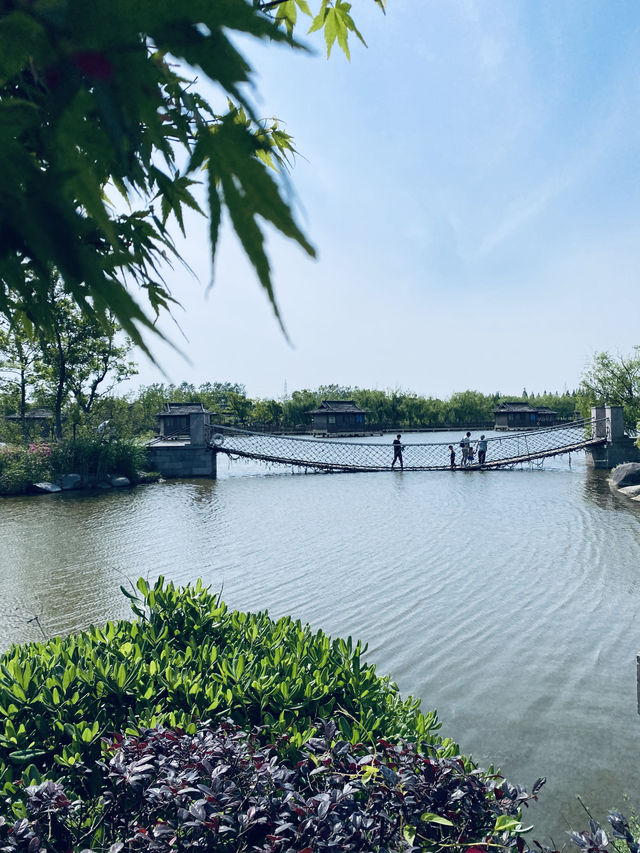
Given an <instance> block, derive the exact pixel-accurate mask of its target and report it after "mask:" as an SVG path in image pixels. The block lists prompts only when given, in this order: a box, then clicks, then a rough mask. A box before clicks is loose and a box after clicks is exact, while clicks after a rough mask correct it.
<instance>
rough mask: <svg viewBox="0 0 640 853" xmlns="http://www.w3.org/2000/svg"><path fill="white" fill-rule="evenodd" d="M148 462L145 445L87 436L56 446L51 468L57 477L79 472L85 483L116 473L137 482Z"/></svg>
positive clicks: (53, 450) (68, 440)
mask: <svg viewBox="0 0 640 853" xmlns="http://www.w3.org/2000/svg"><path fill="white" fill-rule="evenodd" d="M144 461H145V451H144V448H143V447H141V446H140V445H138V444H136V443H134V442H132V441H123V440H121V439H116V438H112V439H109V440H104V439H101V438H98V437H97V436H84V435H80V436H78V437H77V438H75V439H67V440H65V441H62V442H60V443H59V444H56V445H54V446H53V448H52V455H51V467H52V470H53V472H54V474H55V476H56V477H60V476H61V475H63V474H70V473H74V474H79V475H80V476H81V477H82V480H83V482H85V483H96V482H100V481H101V480H104V479H105V478H106V477H107V476H108V475H113V474H117V475H121V476H124V477H128V478H129V479H130V480H131V482H135V481H136V479H137V472H138V470H139V469H140V468H142V467H144Z"/></svg>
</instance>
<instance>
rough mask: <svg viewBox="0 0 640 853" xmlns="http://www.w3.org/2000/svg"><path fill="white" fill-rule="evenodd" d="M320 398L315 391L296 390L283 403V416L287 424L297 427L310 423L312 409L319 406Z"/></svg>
mask: <svg viewBox="0 0 640 853" xmlns="http://www.w3.org/2000/svg"><path fill="white" fill-rule="evenodd" d="M319 403H320V399H319V397H318V395H317V394H316V392H315V391H307V390H304V391H294V392H293V393H292V394H291V398H290V399H289V400H288V401H287V402H286V403H284V404H283V407H282V410H283V411H282V417H283V421H284V423H285V425H286V426H290V427H297V426H301V425H307V426H308V425H309V424H310V423H311V416H310V415H309V414H308V412H309V411H311V409H315V408H317V407H318V405H319Z"/></svg>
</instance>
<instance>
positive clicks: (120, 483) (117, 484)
mask: <svg viewBox="0 0 640 853" xmlns="http://www.w3.org/2000/svg"><path fill="white" fill-rule="evenodd" d="M111 485H112V486H113V488H114V489H123V488H125V487H126V486H130V485H131V481H130V480H129V478H128V477H112V478H111Z"/></svg>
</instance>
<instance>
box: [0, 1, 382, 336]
mask: <svg viewBox="0 0 640 853" xmlns="http://www.w3.org/2000/svg"><path fill="white" fill-rule="evenodd" d="M374 2H376V3H377V4H378V5H379V6H381V7H383V6H384V0H374ZM299 12H301V13H303V14H304V15H309V16H311V12H310V10H309V8H308V6H307V3H306V0H286V1H285V0H216V1H215V2H207V3H203V2H201V0H180V2H179V3H176V2H175V0H136V1H135V2H131V0H95V2H93V3H91V5H90V8H89V7H88V6H87V4H86V3H85V2H83V0H30V2H24V0H3V2H2V4H1V6H0V24H1V26H0V157H1V159H2V166H3V168H2V176H1V178H0V187H1V189H2V192H1V193H0V234H2V240H1V241H0V282H1V283H2V287H0V315H3V316H5V317H7V318H9V319H10V320H15V319H20V320H24V322H25V323H27V324H28V323H32V324H34V325H36V326H37V327H38V328H39V329H41V330H42V331H43V333H47V334H49V335H53V334H54V328H55V322H56V315H55V311H54V307H53V306H52V305H51V304H50V302H49V301H48V293H49V290H50V284H51V268H52V267H54V268H55V269H57V270H58V271H59V274H60V277H61V281H62V284H63V288H64V292H65V294H66V295H67V296H68V297H69V299H70V300H72V301H73V302H74V303H75V305H76V306H78V307H79V309H80V310H81V311H82V312H83V314H84V315H85V316H86V317H87V318H88V319H89V320H91V321H93V320H97V321H101V320H102V321H104V320H106V319H108V317H109V315H112V316H113V317H114V318H115V320H116V321H117V322H118V323H119V324H120V325H121V326H122V327H123V328H124V330H125V331H126V333H127V334H128V335H129V336H130V337H131V338H132V339H133V340H134V342H135V343H137V344H139V345H141V346H143V347H144V341H143V339H142V336H141V328H144V327H146V328H147V329H149V330H153V329H154V326H153V316H148V315H147V314H146V313H145V311H144V310H143V308H142V307H141V305H140V303H139V301H137V297H134V296H132V294H131V291H130V287H131V286H135V285H138V286H139V287H141V288H142V289H143V292H144V295H145V297H146V298H147V299H148V301H149V303H150V305H151V309H152V313H153V312H158V311H160V310H161V309H165V308H169V307H170V305H171V302H172V297H171V295H170V294H169V292H168V290H167V288H166V286H165V284H164V282H163V280H162V277H161V272H160V268H161V266H162V264H163V263H164V262H165V261H167V260H170V259H171V258H174V259H175V258H176V257H177V255H176V251H175V247H174V244H173V241H172V238H171V235H170V232H169V230H168V225H169V220H170V218H171V217H173V218H174V219H175V220H176V222H177V224H178V226H179V227H180V228H181V229H182V231H183V232H184V211H185V210H186V209H193V210H197V211H199V210H200V206H199V204H198V202H197V201H196V199H195V197H194V195H193V194H192V188H193V185H194V183H196V182H198V181H199V180H200V178H201V176H202V175H204V176H205V179H206V208H207V212H208V215H209V233H210V240H211V258H212V262H213V259H214V257H215V253H216V247H217V243H218V237H219V230H220V224H221V220H222V214H223V211H226V213H227V214H228V218H229V221H230V223H231V225H232V227H233V229H234V230H235V233H236V235H237V236H238V238H239V240H240V242H241V244H242V246H243V249H244V251H245V252H246V254H247V256H248V258H249V260H250V262H251V264H252V265H253V267H254V269H255V271H256V274H257V276H258V279H259V281H260V284H261V285H262V287H263V288H264V289H265V291H266V293H267V295H268V296H269V298H270V300H271V303H272V305H273V306H274V309H275V310H276V313H277V307H276V302H275V297H274V293H273V283H272V277H271V270H270V267H269V261H268V258H267V255H266V251H265V233H264V230H263V229H264V223H267V224H269V225H271V226H273V228H275V229H276V230H277V231H279V232H280V233H282V234H283V235H284V236H286V237H287V238H289V239H291V240H294V241H295V242H297V243H298V244H299V245H300V246H301V247H302V248H303V249H304V251H306V252H307V253H308V254H310V255H313V254H314V249H313V247H312V246H311V244H310V243H309V241H308V240H307V238H306V237H305V235H304V234H303V233H302V231H301V230H300V229H299V227H298V226H297V224H296V222H295V219H294V216H293V213H292V210H291V207H290V205H289V204H288V203H287V202H286V201H285V200H284V197H283V193H282V191H281V186H282V172H281V170H282V167H283V166H284V165H285V163H286V160H287V157H288V156H289V155H290V154H291V153H292V152H293V145H292V142H291V138H290V137H289V136H288V134H286V133H284V132H283V130H282V128H281V127H280V125H279V124H278V123H277V122H269V123H265V122H263V121H260V120H259V118H258V117H257V116H256V114H255V112H254V110H253V109H252V106H251V103H250V102H249V101H248V99H247V97H246V95H245V92H246V91H248V87H247V86H246V84H247V83H249V82H251V80H252V69H251V68H250V66H249V64H248V62H247V61H246V59H245V58H244V56H243V55H242V54H241V53H240V52H239V50H238V48H237V47H236V42H237V40H238V39H237V37H238V36H246V37H248V38H250V39H255V40H260V41H267V40H269V41H272V42H275V43H280V44H289V45H291V46H292V47H296V48H300V45H299V44H298V43H297V42H296V41H295V39H294V37H293V30H294V28H295V26H296V24H297V16H298V13H299ZM311 19H312V21H311V28H310V31H319V30H322V31H323V32H324V36H325V40H326V45H327V52H330V51H331V48H332V46H333V45H334V43H335V42H336V41H337V43H338V44H339V45H340V47H341V48H342V50H344V51H345V53H347V54H348V51H349V47H348V36H349V35H350V34H355V35H356V36H358V37H360V38H361V36H360V34H359V33H358V31H357V29H356V27H355V24H354V22H353V20H352V19H351V16H350V5H349V4H348V3H345V2H343V0H322V2H321V4H320V8H319V10H318V12H317V14H316V15H315V17H313V16H311ZM176 60H179V63H183V65H182V67H181V65H180V64H177V63H176ZM184 64H186V66H189V67H191V68H195V69H198V74H199V75H200V76H201V79H202V80H203V81H205V82H209V83H213V84H214V87H215V91H216V92H217V93H221V94H222V95H223V97H222V98H218V97H217V95H216V99H215V104H219V103H226V104H228V106H227V107H226V108H225V110H224V111H222V112H221V111H220V109H219V108H218V107H217V106H216V105H214V103H212V102H209V101H207V100H206V98H205V97H204V96H203V95H202V91H201V89H199V88H198V87H197V86H196V85H194V81H193V80H188V79H185V77H184V76H183V73H184V72H183V68H184ZM118 195H119V196H121V197H122V199H123V200H124V205H123V204H122V203H121V202H116V201H111V200H110V199H111V198H115V197H117V196H118Z"/></svg>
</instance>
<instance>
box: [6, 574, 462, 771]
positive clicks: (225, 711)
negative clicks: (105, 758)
mask: <svg viewBox="0 0 640 853" xmlns="http://www.w3.org/2000/svg"><path fill="white" fill-rule="evenodd" d="M138 590H139V591H140V593H141V594H140V596H139V597H138V596H136V595H133V594H132V593H127V594H128V595H129V597H130V598H131V599H132V606H133V609H134V611H135V613H136V615H137V616H138V619H137V620H135V621H133V622H128V621H124V620H123V621H121V622H117V623H107V625H106V626H105V627H103V628H94V627H92V628H90V629H89V630H88V631H85V632H83V633H80V634H76V635H72V636H69V637H66V638H60V637H56V638H54V639H52V640H49V641H47V642H44V643H33V644H29V645H24V646H12V647H11V649H9V651H7V652H6V653H5V654H4V655H2V656H1V657H0V783H1V782H2V780H3V779H4V780H5V781H11V780H14V779H17V778H20V776H21V775H22V773H23V771H25V768H26V771H25V772H26V777H25V781H27V782H28V780H29V774H30V773H31V770H30V769H29V768H30V767H32V768H34V769H37V771H38V772H39V773H47V774H49V773H56V772H58V773H63V772H64V773H67V774H69V773H70V774H73V773H75V772H76V769H78V772H79V768H81V767H84V766H86V764H87V762H92V761H95V760H96V759H97V758H98V757H99V756H100V750H101V738H102V737H104V736H106V735H109V734H110V733H112V732H114V731H126V730H127V729H130V730H133V731H137V730H138V728H139V726H141V725H142V726H149V727H155V726H159V725H164V726H168V727H171V728H180V729H182V730H184V731H185V732H187V733H193V732H195V731H196V729H197V726H198V724H199V723H200V721H203V720H210V719H212V720H220V719H226V718H231V719H233V720H234V721H235V722H237V723H238V724H239V725H241V726H243V727H245V728H248V729H251V728H252V727H254V726H256V725H259V726H262V727H263V734H264V737H265V738H266V739H271V738H277V737H279V736H281V735H286V736H287V738H288V743H289V748H290V749H291V750H292V751H293V752H295V751H296V750H297V749H298V748H299V747H300V746H301V744H302V743H304V742H305V741H306V740H308V739H309V738H310V737H312V736H313V735H314V733H315V726H314V721H315V720H317V719H318V718H321V717H322V718H325V719H327V718H329V717H332V718H333V719H334V720H335V721H336V723H337V725H338V726H339V728H340V731H341V735H342V737H344V738H345V739H346V740H349V741H353V742H358V741H364V742H373V741H374V740H375V739H376V738H377V737H387V738H390V737H406V738H409V739H414V740H415V739H419V740H421V741H424V742H427V743H432V744H437V745H438V747H439V750H440V751H441V753H442V754H443V755H446V754H455V753H457V752H458V747H457V746H456V744H454V743H453V742H452V741H450V740H448V739H445V740H441V739H440V738H439V737H438V736H437V734H436V732H437V729H438V728H439V723H438V720H437V716H436V714H435V712H429V713H427V714H422V713H421V712H420V710H419V701H416V700H413V699H411V698H409V699H402V698H401V696H400V695H399V692H398V688H397V687H396V685H395V684H394V683H392V682H391V681H390V680H389V678H386V677H385V678H381V677H379V676H378V675H376V672H375V668H374V667H373V666H372V665H371V664H367V663H364V662H363V661H362V653H363V651H364V649H363V648H362V646H361V645H360V643H353V642H352V640H351V639H350V638H349V639H347V640H343V639H336V640H331V639H330V638H329V637H327V636H326V635H325V634H323V633H322V632H321V631H317V632H313V631H312V630H311V629H310V628H309V626H308V625H305V626H303V625H301V624H300V622H298V621H294V620H293V619H291V618H289V617H285V618H282V619H279V620H277V621H273V620H271V619H270V618H269V617H268V615H267V614H266V613H257V614H248V613H239V612H237V611H233V612H231V611H229V610H227V608H226V606H225V605H224V604H223V603H222V602H221V601H220V600H219V597H218V596H216V595H213V594H211V593H210V592H209V591H208V590H207V589H205V588H204V587H203V586H202V584H201V583H200V582H198V583H197V584H196V585H195V586H188V587H186V588H185V589H179V588H176V587H174V585H173V584H165V583H164V581H163V579H162V578H160V579H159V580H158V582H157V583H156V584H155V586H154V587H153V588H150V587H148V586H147V584H146V583H145V582H144V581H142V580H140V581H138Z"/></svg>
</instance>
